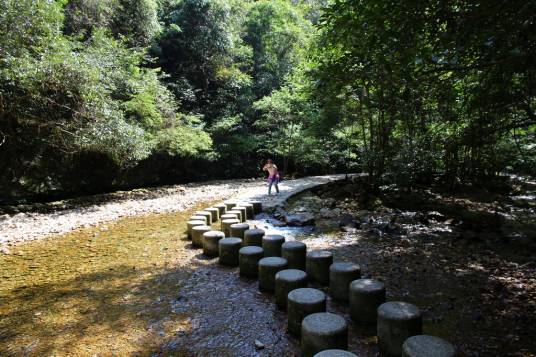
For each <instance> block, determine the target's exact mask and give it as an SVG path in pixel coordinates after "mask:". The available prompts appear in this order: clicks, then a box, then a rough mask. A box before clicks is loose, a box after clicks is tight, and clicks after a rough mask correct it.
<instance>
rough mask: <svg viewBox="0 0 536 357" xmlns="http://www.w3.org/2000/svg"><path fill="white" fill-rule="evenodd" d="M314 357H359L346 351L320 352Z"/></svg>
mask: <svg viewBox="0 0 536 357" xmlns="http://www.w3.org/2000/svg"><path fill="white" fill-rule="evenodd" d="M314 357H357V355H356V354H353V353H352V352H348V351H344V350H325V351H322V352H318V353H317V354H316V355H314Z"/></svg>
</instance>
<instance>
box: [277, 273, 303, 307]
mask: <svg viewBox="0 0 536 357" xmlns="http://www.w3.org/2000/svg"><path fill="white" fill-rule="evenodd" d="M306 287H307V274H306V273H305V272H304V271H303V270H298V269H285V270H281V271H280V272H278V273H277V274H275V303H276V305H277V307H278V308H279V309H281V310H283V311H285V310H286V309H287V297H288V293H290V292H291V291H292V290H294V289H299V288H306Z"/></svg>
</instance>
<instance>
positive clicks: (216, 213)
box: [204, 207, 220, 223]
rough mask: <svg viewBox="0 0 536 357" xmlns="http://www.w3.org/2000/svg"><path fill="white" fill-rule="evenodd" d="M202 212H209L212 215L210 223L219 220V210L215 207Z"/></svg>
mask: <svg viewBox="0 0 536 357" xmlns="http://www.w3.org/2000/svg"><path fill="white" fill-rule="evenodd" d="M204 211H207V212H210V213H211V214H212V217H211V219H212V223H215V222H218V220H219V219H220V210H219V209H217V208H216V207H209V208H205V209H204Z"/></svg>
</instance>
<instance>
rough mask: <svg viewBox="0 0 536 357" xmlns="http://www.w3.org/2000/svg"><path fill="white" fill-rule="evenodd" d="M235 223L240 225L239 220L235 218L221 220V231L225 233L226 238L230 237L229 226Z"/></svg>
mask: <svg viewBox="0 0 536 357" xmlns="http://www.w3.org/2000/svg"><path fill="white" fill-rule="evenodd" d="M236 223H240V220H239V219H236V218H232V219H223V220H222V221H221V231H222V232H223V233H225V236H226V237H230V236H231V225H232V224H236Z"/></svg>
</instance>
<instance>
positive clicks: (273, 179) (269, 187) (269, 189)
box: [268, 177, 279, 195]
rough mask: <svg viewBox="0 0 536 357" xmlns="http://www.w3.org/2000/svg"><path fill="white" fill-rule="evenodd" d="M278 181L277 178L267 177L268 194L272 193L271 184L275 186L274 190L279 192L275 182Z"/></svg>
mask: <svg viewBox="0 0 536 357" xmlns="http://www.w3.org/2000/svg"><path fill="white" fill-rule="evenodd" d="M278 183H279V178H277V177H274V178H269V179H268V195H270V194H272V185H274V186H275V192H277V193H279V186H277V184H278Z"/></svg>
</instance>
